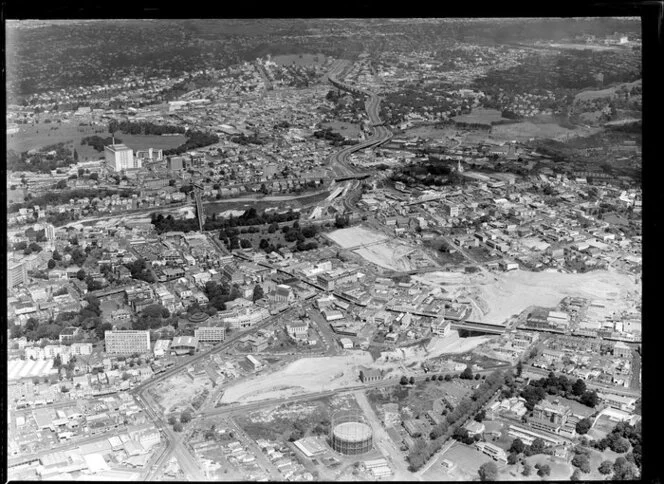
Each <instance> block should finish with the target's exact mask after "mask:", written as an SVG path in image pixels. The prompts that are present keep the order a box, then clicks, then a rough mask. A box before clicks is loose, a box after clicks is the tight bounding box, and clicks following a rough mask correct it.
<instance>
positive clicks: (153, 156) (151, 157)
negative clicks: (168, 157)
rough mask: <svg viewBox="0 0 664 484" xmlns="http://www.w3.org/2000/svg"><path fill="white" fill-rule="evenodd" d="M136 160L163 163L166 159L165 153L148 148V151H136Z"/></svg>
mask: <svg viewBox="0 0 664 484" xmlns="http://www.w3.org/2000/svg"><path fill="white" fill-rule="evenodd" d="M135 156H136V158H138V159H139V160H141V162H143V161H161V160H163V159H164V151H163V150H157V149H154V148H148V149H147V150H136V153H135Z"/></svg>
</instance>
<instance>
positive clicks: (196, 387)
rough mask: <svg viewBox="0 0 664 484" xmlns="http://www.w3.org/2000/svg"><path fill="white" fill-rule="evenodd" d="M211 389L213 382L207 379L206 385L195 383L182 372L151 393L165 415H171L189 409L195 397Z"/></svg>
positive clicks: (159, 385) (162, 383)
mask: <svg viewBox="0 0 664 484" xmlns="http://www.w3.org/2000/svg"><path fill="white" fill-rule="evenodd" d="M211 388H212V382H211V381H210V380H209V379H205V381H204V383H203V382H202V383H199V382H196V383H195V382H193V381H192V380H191V378H189V377H188V376H187V375H185V374H184V373H182V372H181V373H178V374H176V375H175V376H172V377H171V378H169V379H167V380H165V381H163V382H160V383H159V384H158V385H157V386H156V387H155V389H154V390H150V393H151V394H152V396H153V398H154V399H155V400H156V402H157V403H158V404H159V405H161V407H162V408H163V409H164V411H163V413H164V414H169V413H172V412H178V411H182V410H184V409H186V408H188V407H189V405H190V404H191V402H192V401H193V400H194V396H195V395H197V394H199V393H202V392H204V391H205V390H206V389H207V390H208V391H209V390H210V389H211Z"/></svg>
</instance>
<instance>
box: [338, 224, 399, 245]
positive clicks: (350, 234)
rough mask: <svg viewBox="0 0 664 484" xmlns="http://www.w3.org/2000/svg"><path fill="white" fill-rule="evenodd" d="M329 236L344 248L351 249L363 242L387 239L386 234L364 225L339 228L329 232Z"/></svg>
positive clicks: (369, 242) (368, 242) (370, 242)
mask: <svg viewBox="0 0 664 484" xmlns="http://www.w3.org/2000/svg"><path fill="white" fill-rule="evenodd" d="M327 236H328V237H329V238H330V239H332V240H333V241H334V242H336V243H337V244H339V245H340V246H341V247H343V248H344V249H350V248H353V247H357V246H358V245H362V244H372V243H374V242H380V241H383V240H386V239H387V237H386V236H385V235H383V234H381V233H378V232H373V231H371V230H368V229H366V228H364V227H350V228H347V229H339V230H335V231H333V232H330V233H328V234H327Z"/></svg>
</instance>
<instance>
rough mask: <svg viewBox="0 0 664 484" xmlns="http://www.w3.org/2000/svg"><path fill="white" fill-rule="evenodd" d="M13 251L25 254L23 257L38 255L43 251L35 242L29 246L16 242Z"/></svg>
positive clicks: (25, 243)
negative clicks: (35, 253)
mask: <svg viewBox="0 0 664 484" xmlns="http://www.w3.org/2000/svg"><path fill="white" fill-rule="evenodd" d="M13 249H14V250H15V251H21V250H22V251H23V254H25V255H30V254H32V253H33V252H37V253H39V252H41V251H42V250H43V248H42V246H41V245H39V244H38V243H37V242H30V244H28V243H27V242H16V243H15V244H14V247H13Z"/></svg>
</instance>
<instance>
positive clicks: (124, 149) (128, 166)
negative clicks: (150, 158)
mask: <svg viewBox="0 0 664 484" xmlns="http://www.w3.org/2000/svg"><path fill="white" fill-rule="evenodd" d="M104 160H105V161H106V166H108V168H109V169H110V170H111V171H114V172H118V171H123V170H134V169H138V168H141V167H142V166H143V162H142V160H141V159H140V158H134V150H132V149H131V148H129V147H128V146H127V145H124V144H111V145H108V146H104Z"/></svg>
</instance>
